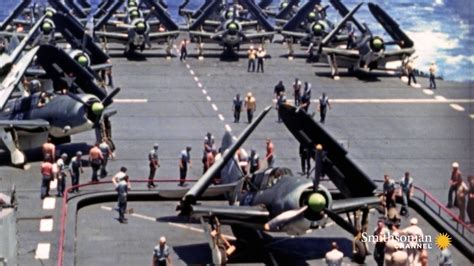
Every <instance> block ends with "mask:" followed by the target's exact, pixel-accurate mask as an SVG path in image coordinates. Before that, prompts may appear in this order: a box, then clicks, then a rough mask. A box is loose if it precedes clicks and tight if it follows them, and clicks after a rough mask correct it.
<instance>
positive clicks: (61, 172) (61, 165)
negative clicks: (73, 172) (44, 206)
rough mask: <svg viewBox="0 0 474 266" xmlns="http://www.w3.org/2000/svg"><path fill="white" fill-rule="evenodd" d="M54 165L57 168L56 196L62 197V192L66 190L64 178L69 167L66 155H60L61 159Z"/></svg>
mask: <svg viewBox="0 0 474 266" xmlns="http://www.w3.org/2000/svg"><path fill="white" fill-rule="evenodd" d="M56 165H57V167H58V175H57V180H58V186H57V190H58V194H57V195H56V196H58V197H62V196H63V195H64V190H65V189H66V178H67V174H68V172H69V165H68V164H67V154H66V153H63V154H61V158H59V159H58V160H57V161H56Z"/></svg>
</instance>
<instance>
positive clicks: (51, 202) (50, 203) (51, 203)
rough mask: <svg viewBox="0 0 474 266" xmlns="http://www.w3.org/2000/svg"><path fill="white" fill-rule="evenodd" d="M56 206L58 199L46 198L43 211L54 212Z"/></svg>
mask: <svg viewBox="0 0 474 266" xmlns="http://www.w3.org/2000/svg"><path fill="white" fill-rule="evenodd" d="M55 206H56V198H53V197H46V198H44V200H43V210H54V208H55Z"/></svg>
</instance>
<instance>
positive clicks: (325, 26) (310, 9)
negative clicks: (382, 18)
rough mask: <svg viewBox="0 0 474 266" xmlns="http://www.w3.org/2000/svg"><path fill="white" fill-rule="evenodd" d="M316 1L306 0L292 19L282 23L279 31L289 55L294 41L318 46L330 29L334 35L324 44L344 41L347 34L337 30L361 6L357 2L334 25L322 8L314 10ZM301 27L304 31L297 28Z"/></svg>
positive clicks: (317, 0) (343, 25)
mask: <svg viewBox="0 0 474 266" xmlns="http://www.w3.org/2000/svg"><path fill="white" fill-rule="evenodd" d="M317 2H319V0H310V1H308V2H307V3H306V4H305V5H303V6H302V7H301V8H300V9H299V10H298V12H297V13H296V15H295V16H294V17H293V18H292V19H290V20H289V21H288V22H286V23H285V25H283V27H282V30H281V31H280V33H281V35H283V37H284V38H285V40H286V42H287V44H288V48H289V51H290V52H289V54H290V55H293V48H292V44H293V43H295V42H296V41H297V42H299V43H300V44H301V45H313V46H316V47H318V46H319V45H320V43H321V42H322V41H323V39H324V37H326V36H327V35H329V33H331V32H332V31H334V32H335V35H334V34H333V35H332V37H331V38H330V39H329V42H328V43H327V44H326V45H328V44H330V45H331V46H335V45H337V44H341V43H346V42H347V34H344V35H340V34H339V32H340V31H341V30H342V29H343V28H344V27H345V24H346V22H347V20H349V19H350V18H351V16H352V15H353V14H354V13H355V12H356V11H357V10H358V9H359V8H360V7H361V6H362V3H359V4H358V5H357V6H356V7H354V9H353V10H352V11H351V12H347V13H346V14H345V15H344V17H345V18H343V19H342V21H340V22H339V23H338V25H337V26H336V27H335V26H334V25H333V24H332V23H331V22H330V21H329V20H327V19H326V16H325V14H324V13H325V11H323V9H322V10H317V11H315V10H314V6H315V4H316V3H317ZM326 8H327V7H326ZM301 27H303V29H304V31H301V30H300V29H299V28H301Z"/></svg>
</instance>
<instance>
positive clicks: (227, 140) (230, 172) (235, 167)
mask: <svg viewBox="0 0 474 266" xmlns="http://www.w3.org/2000/svg"><path fill="white" fill-rule="evenodd" d="M233 142H234V141H233V139H232V136H231V135H230V133H229V132H228V131H226V133H225V134H224V137H222V143H221V150H222V151H221V152H222V153H224V151H226V150H227V149H228V148H229V147H230V146H232V144H233ZM243 175H244V174H243V173H242V171H241V169H240V167H239V162H238V161H237V160H236V158H235V157H234V158H232V159H231V160H229V162H227V164H226V165H225V166H224V168H222V170H221V180H222V184H229V183H232V182H235V181H237V180H239V179H240V178H242V176H243Z"/></svg>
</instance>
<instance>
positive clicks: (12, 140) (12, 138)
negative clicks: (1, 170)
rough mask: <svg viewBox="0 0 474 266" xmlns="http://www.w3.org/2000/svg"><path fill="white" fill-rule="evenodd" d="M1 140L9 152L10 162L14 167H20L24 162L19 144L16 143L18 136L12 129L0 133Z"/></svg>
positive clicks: (24, 158)
mask: <svg viewBox="0 0 474 266" xmlns="http://www.w3.org/2000/svg"><path fill="white" fill-rule="evenodd" d="M0 136H1V138H2V141H3V143H4V144H5V147H6V148H7V149H8V151H10V157H11V162H12V164H13V165H15V166H22V165H24V164H25V162H26V157H25V154H24V153H23V152H22V151H20V143H19V141H18V134H17V132H16V130H15V129H14V128H12V129H10V130H9V131H6V130H5V129H4V130H3V131H2V132H1V135H0Z"/></svg>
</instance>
